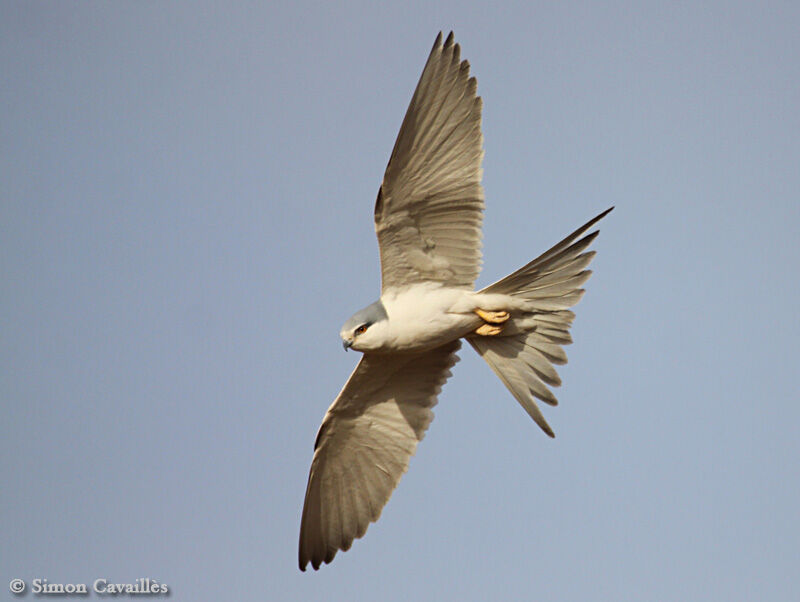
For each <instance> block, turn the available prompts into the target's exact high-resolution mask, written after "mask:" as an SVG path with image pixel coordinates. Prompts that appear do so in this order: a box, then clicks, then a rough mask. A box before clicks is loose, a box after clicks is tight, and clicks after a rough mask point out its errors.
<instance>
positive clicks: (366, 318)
mask: <svg viewBox="0 0 800 602" xmlns="http://www.w3.org/2000/svg"><path fill="white" fill-rule="evenodd" d="M387 319H388V316H387V314H386V308H385V307H384V306H383V303H381V302H380V300H378V301H375V302H374V303H372V304H370V305H367V306H366V307H365V308H364V309H360V310H358V311H357V312H356V313H354V314H353V315H352V317H351V318H350V319H349V320H347V322H345V323H344V326H342V330H341V332H340V333H339V336H340V337H342V345H343V346H344V349H345V351H347V350H348V349H351V348H352V349H355V350H356V351H374V350H376V349H379V348H380V347H381V344H382V340H381V337H380V332H379V331H380V330H381V322H385V321H386V320H387ZM376 325H377V328H376Z"/></svg>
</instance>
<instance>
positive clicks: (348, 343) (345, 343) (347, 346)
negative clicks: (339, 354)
mask: <svg viewBox="0 0 800 602" xmlns="http://www.w3.org/2000/svg"><path fill="white" fill-rule="evenodd" d="M352 346H353V341H342V347H344V350H345V351H347V350H348V349H350V347H352Z"/></svg>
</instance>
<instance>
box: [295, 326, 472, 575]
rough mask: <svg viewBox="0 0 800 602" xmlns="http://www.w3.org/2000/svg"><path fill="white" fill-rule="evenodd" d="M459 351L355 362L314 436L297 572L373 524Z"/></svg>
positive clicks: (316, 563) (452, 348)
mask: <svg viewBox="0 0 800 602" xmlns="http://www.w3.org/2000/svg"><path fill="white" fill-rule="evenodd" d="M460 346H461V343H460V341H453V342H452V343H448V344H447V345H445V346H443V347H439V348H437V349H433V350H431V351H425V352H422V353H415V354H397V355H386V354H372V355H370V354H366V355H364V356H363V357H362V358H361V361H360V362H359V364H358V366H357V367H356V369H355V370H354V371H353V374H352V375H351V376H350V379H349V380H348V381H347V384H346V385H345V386H344V388H343V389H342V392H341V393H339V396H338V397H337V398H336V401H334V402H333V404H332V405H331V407H330V408H329V409H328V412H327V414H326V415H325V418H324V420H323V421H322V426H320V430H319V433H318V435H317V441H316V444H315V447H314V459H313V460H312V463H311V471H310V474H309V477H308V486H307V488H306V498H305V504H304V507H303V519H302V523H301V526H300V551H299V560H300V569H301V570H305V567H306V565H307V564H308V563H309V562H310V563H311V565H312V566H313V567H314V568H315V569H317V568H319V566H320V564H321V563H323V562H330V561H331V560H333V557H334V556H335V555H336V552H337V551H338V550H347V549H349V548H350V546H351V545H352V543H353V540H354V539H356V538H358V537H361V536H362V535H364V533H365V532H366V530H367V527H368V526H369V523H370V522H374V521H375V520H377V519H378V517H379V516H380V514H381V510H382V509H383V507H384V505H385V504H386V502H387V501H389V497H390V496H391V494H392V491H394V488H395V487H396V486H397V483H398V482H399V480H400V477H401V476H402V475H403V473H404V472H405V471H406V470H407V468H408V462H409V460H410V459H411V456H412V455H414V452H415V451H416V448H417V443H418V442H419V441H421V440H422V438H423V437H424V435H425V431H426V429H427V428H428V425H429V424H430V422H431V420H432V419H433V412H432V410H431V408H432V407H433V406H434V405H435V404H436V398H437V395H438V394H439V391H440V390H441V387H442V385H443V384H444V383H445V381H446V380H447V378H448V377H449V376H450V368H452V366H453V365H454V364H455V363H456V361H458V356H457V355H456V351H458V349H459V347H460Z"/></svg>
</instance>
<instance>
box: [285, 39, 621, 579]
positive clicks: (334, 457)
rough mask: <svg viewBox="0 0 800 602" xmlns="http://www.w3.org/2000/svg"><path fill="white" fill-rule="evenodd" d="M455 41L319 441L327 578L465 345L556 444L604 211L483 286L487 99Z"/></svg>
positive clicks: (406, 162) (313, 535)
mask: <svg viewBox="0 0 800 602" xmlns="http://www.w3.org/2000/svg"><path fill="white" fill-rule="evenodd" d="M476 90H477V82H476V80H475V78H474V77H470V75H469V63H468V62H467V61H462V60H461V59H460V48H459V45H458V44H456V43H454V42H453V34H452V33H450V35H448V36H447V39H446V40H445V41H444V43H442V34H441V33H440V34H439V35H438V36H437V38H436V41H435V42H434V44H433V49H432V50H431V53H430V56H429V57H428V61H427V63H426V64H425V68H424V69H423V71H422V76H421V77H420V80H419V83H418V84H417V89H416V90H415V91H414V95H413V97H412V98H411V103H410V105H409V107H408V110H407V112H406V116H405V119H404V120H403V124H402V125H401V126H400V133H399V134H398V136H397V141H396V142H395V145H394V149H393V150H392V155H391V157H390V159H389V164H388V165H387V167H386V173H385V174H384V176H383V183H382V184H381V187H380V189H379V190H378V198H377V200H376V202H375V231H376V233H377V235H378V245H379V247H380V259H381V280H382V284H381V296H380V298H379V299H378V300H377V301H375V302H374V303H372V304H371V305H369V306H367V307H365V308H364V309H362V310H360V311H358V312H356V313H355V314H354V315H353V317H351V318H350V319H349V320H347V322H345V324H344V326H343V327H342V330H341V332H340V336H341V338H342V341H343V344H344V347H345V349H354V350H357V351H361V352H363V355H362V356H361V360H360V361H359V363H358V365H357V366H356V368H355V370H354V371H353V373H352V374H351V375H350V378H349V380H348V381H347V384H345V386H344V388H343V389H342V391H341V392H340V393H339V395H338V397H337V398H336V400H335V401H334V402H333V404H332V405H331V406H330V408H328V411H327V413H326V414H325V418H324V419H323V420H322V426H320V429H319V432H318V433H317V438H316V442H315V444H314V457H313V460H312V462H311V471H310V474H309V477H308V485H307V488H306V496H305V504H304V507H303V517H302V522H301V525H300V550H299V560H300V569H301V570H303V571H304V570H305V569H306V566H307V565H308V563H309V562H310V563H311V566H313V567H314V569H318V568H319V566H320V565H321V564H322V563H323V562H326V563H328V562H331V560H333V557H334V556H335V555H336V553H337V552H338V551H339V550H345V551H346V550H348V549H350V546H351V545H352V543H353V539H356V538H359V537H361V536H362V535H364V533H365V532H366V530H367V527H368V526H369V523H370V522H374V521H376V520H378V517H379V516H380V514H381V511H382V509H383V507H384V505H385V504H386V502H388V501H389V497H390V496H391V495H392V491H394V488H395V487H396V486H397V483H398V482H399V480H400V477H401V476H402V475H403V473H404V472H405V471H406V470H407V468H408V463H409V460H410V458H411V456H412V455H413V454H414V452H415V451H416V448H417V443H418V442H419V441H421V440H422V438H423V436H424V435H425V431H426V430H427V428H428V425H429V424H430V422H431V420H432V419H433V412H432V410H431V408H433V406H434V405H435V404H436V397H437V395H438V394H439V391H440V390H441V388H442V386H443V385H444V383H445V381H446V380H447V379H448V378H449V377H450V376H451V373H450V369H451V368H452V367H453V365H454V364H455V363H456V362H457V361H458V357H457V355H456V352H457V351H458V350H459V348H460V347H461V340H462V339H464V340H466V341H467V342H468V343H469V344H470V345H471V346H472V348H473V349H475V351H477V352H478V354H479V355H480V356H481V357H482V358H483V359H484V360H486V362H487V363H488V364H489V366H490V367H491V369H492V370H493V371H494V373H495V374H497V376H498V377H500V380H501V381H503V384H504V385H505V386H506V387H507V388H508V390H509V391H510V392H511V394H512V395H513V396H514V398H515V399H516V400H517V401H518V402H519V403H520V404H521V405H522V407H523V408H524V409H525V411H526V412H527V413H528V414H529V415H530V416H531V418H533V420H534V421H535V422H536V424H538V425H539V426H540V427H541V428H542V430H543V431H544V432H545V433H547V434H548V435H549V436H550V437H553V436H554V435H553V431H552V429H551V428H550V425H548V424H547V422H546V421H545V419H544V416H543V415H542V412H541V411H540V409H539V406H538V405H537V404H536V401H535V399H539V400H540V401H543V402H544V403H547V404H549V405H556V403H557V402H556V398H555V396H554V395H553V393H552V392H551V391H550V388H549V387H554V386H558V385H560V384H561V379H560V378H559V376H558V374H557V373H556V370H555V368H554V365H558V364H565V363H566V361H567V356H566V354H565V353H564V350H563V349H562V346H563V345H566V344H568V343H571V342H572V339H571V337H570V334H569V328H570V325H571V324H572V320H573V319H574V317H575V314H573V313H572V312H571V311H570V310H569V308H570V307H572V306H573V305H575V304H576V303H577V302H578V301H579V300H580V298H581V296H582V295H583V293H584V290H583V289H582V288H581V285H582V284H583V283H584V282H586V280H587V279H588V278H589V276H590V275H591V272H590V271H589V270H587V269H586V267H587V266H588V265H589V262H590V261H591V260H592V258H593V257H594V254H595V252H594V251H587V250H586V249H587V248H588V247H589V245H590V244H591V242H592V241H593V240H594V239H595V237H596V236H597V234H598V231H594V232H591V233H589V234H586V232H587V230H589V229H590V228H591V227H592V226H593V225H594V224H595V223H596V222H598V221H599V220H600V219H601V218H603V217H604V216H605V215H606V214H607V213H608V212H609V211H611V209H613V207H612V208H611V209H608V210H606V211H604V212H603V213H601V214H600V215H598V216H597V217H595V218H594V219H592V220H590V221H589V222H587V223H586V224H584V225H583V226H581V227H580V228H578V229H577V230H576V231H575V232H573V233H572V234H570V235H569V236H567V237H566V238H565V239H564V240H562V241H561V242H559V243H558V244H557V245H555V246H554V247H552V248H551V249H550V250H548V251H546V252H545V253H543V254H542V255H540V256H539V257H537V258H536V259H534V260H533V261H531V262H530V263H528V264H527V265H525V266H523V267H521V268H520V269H518V270H517V271H516V272H514V273H513V274H511V275H509V276H506V277H505V278H503V279H502V280H499V281H497V282H495V283H494V284H492V285H490V286H488V287H486V288H484V289H482V290H480V291H475V290H474V282H475V279H476V277H477V276H478V272H479V270H480V265H481V225H482V222H483V208H484V202H483V201H484V195H483V187H482V186H481V175H482V169H481V159H482V158H483V136H482V134H481V106H482V105H481V99H480V97H478V96H477V95H476Z"/></svg>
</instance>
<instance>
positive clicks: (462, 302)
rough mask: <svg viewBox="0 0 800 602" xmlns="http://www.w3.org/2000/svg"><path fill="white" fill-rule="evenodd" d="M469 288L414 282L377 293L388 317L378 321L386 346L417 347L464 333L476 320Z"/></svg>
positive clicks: (468, 330) (430, 345)
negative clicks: (380, 293) (444, 286)
mask: <svg viewBox="0 0 800 602" xmlns="http://www.w3.org/2000/svg"><path fill="white" fill-rule="evenodd" d="M472 294H473V293H472V291H466V290H463V289H452V288H443V287H441V286H440V285H438V284H418V285H414V286H409V287H404V288H402V289H390V290H389V291H386V292H385V293H384V294H383V295H382V296H381V301H382V302H383V305H384V307H385V308H386V313H387V315H388V317H389V319H388V320H386V321H385V322H382V323H381V326H382V327H383V328H382V332H381V335H382V338H384V340H385V345H386V347H385V348H386V350H387V351H389V350H394V351H421V350H423V349H430V348H433V347H438V346H439V345H444V344H445V343H448V342H450V341H453V340H455V339H458V338H460V337H462V336H464V335H465V334H466V333H468V332H470V331H471V330H474V329H475V328H476V327H477V326H478V325H479V324H480V318H478V317H477V316H476V315H475V314H474V313H472V309H474V308H473V307H471V306H472V305H474V303H472V302H470V301H469V297H471V296H472Z"/></svg>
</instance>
